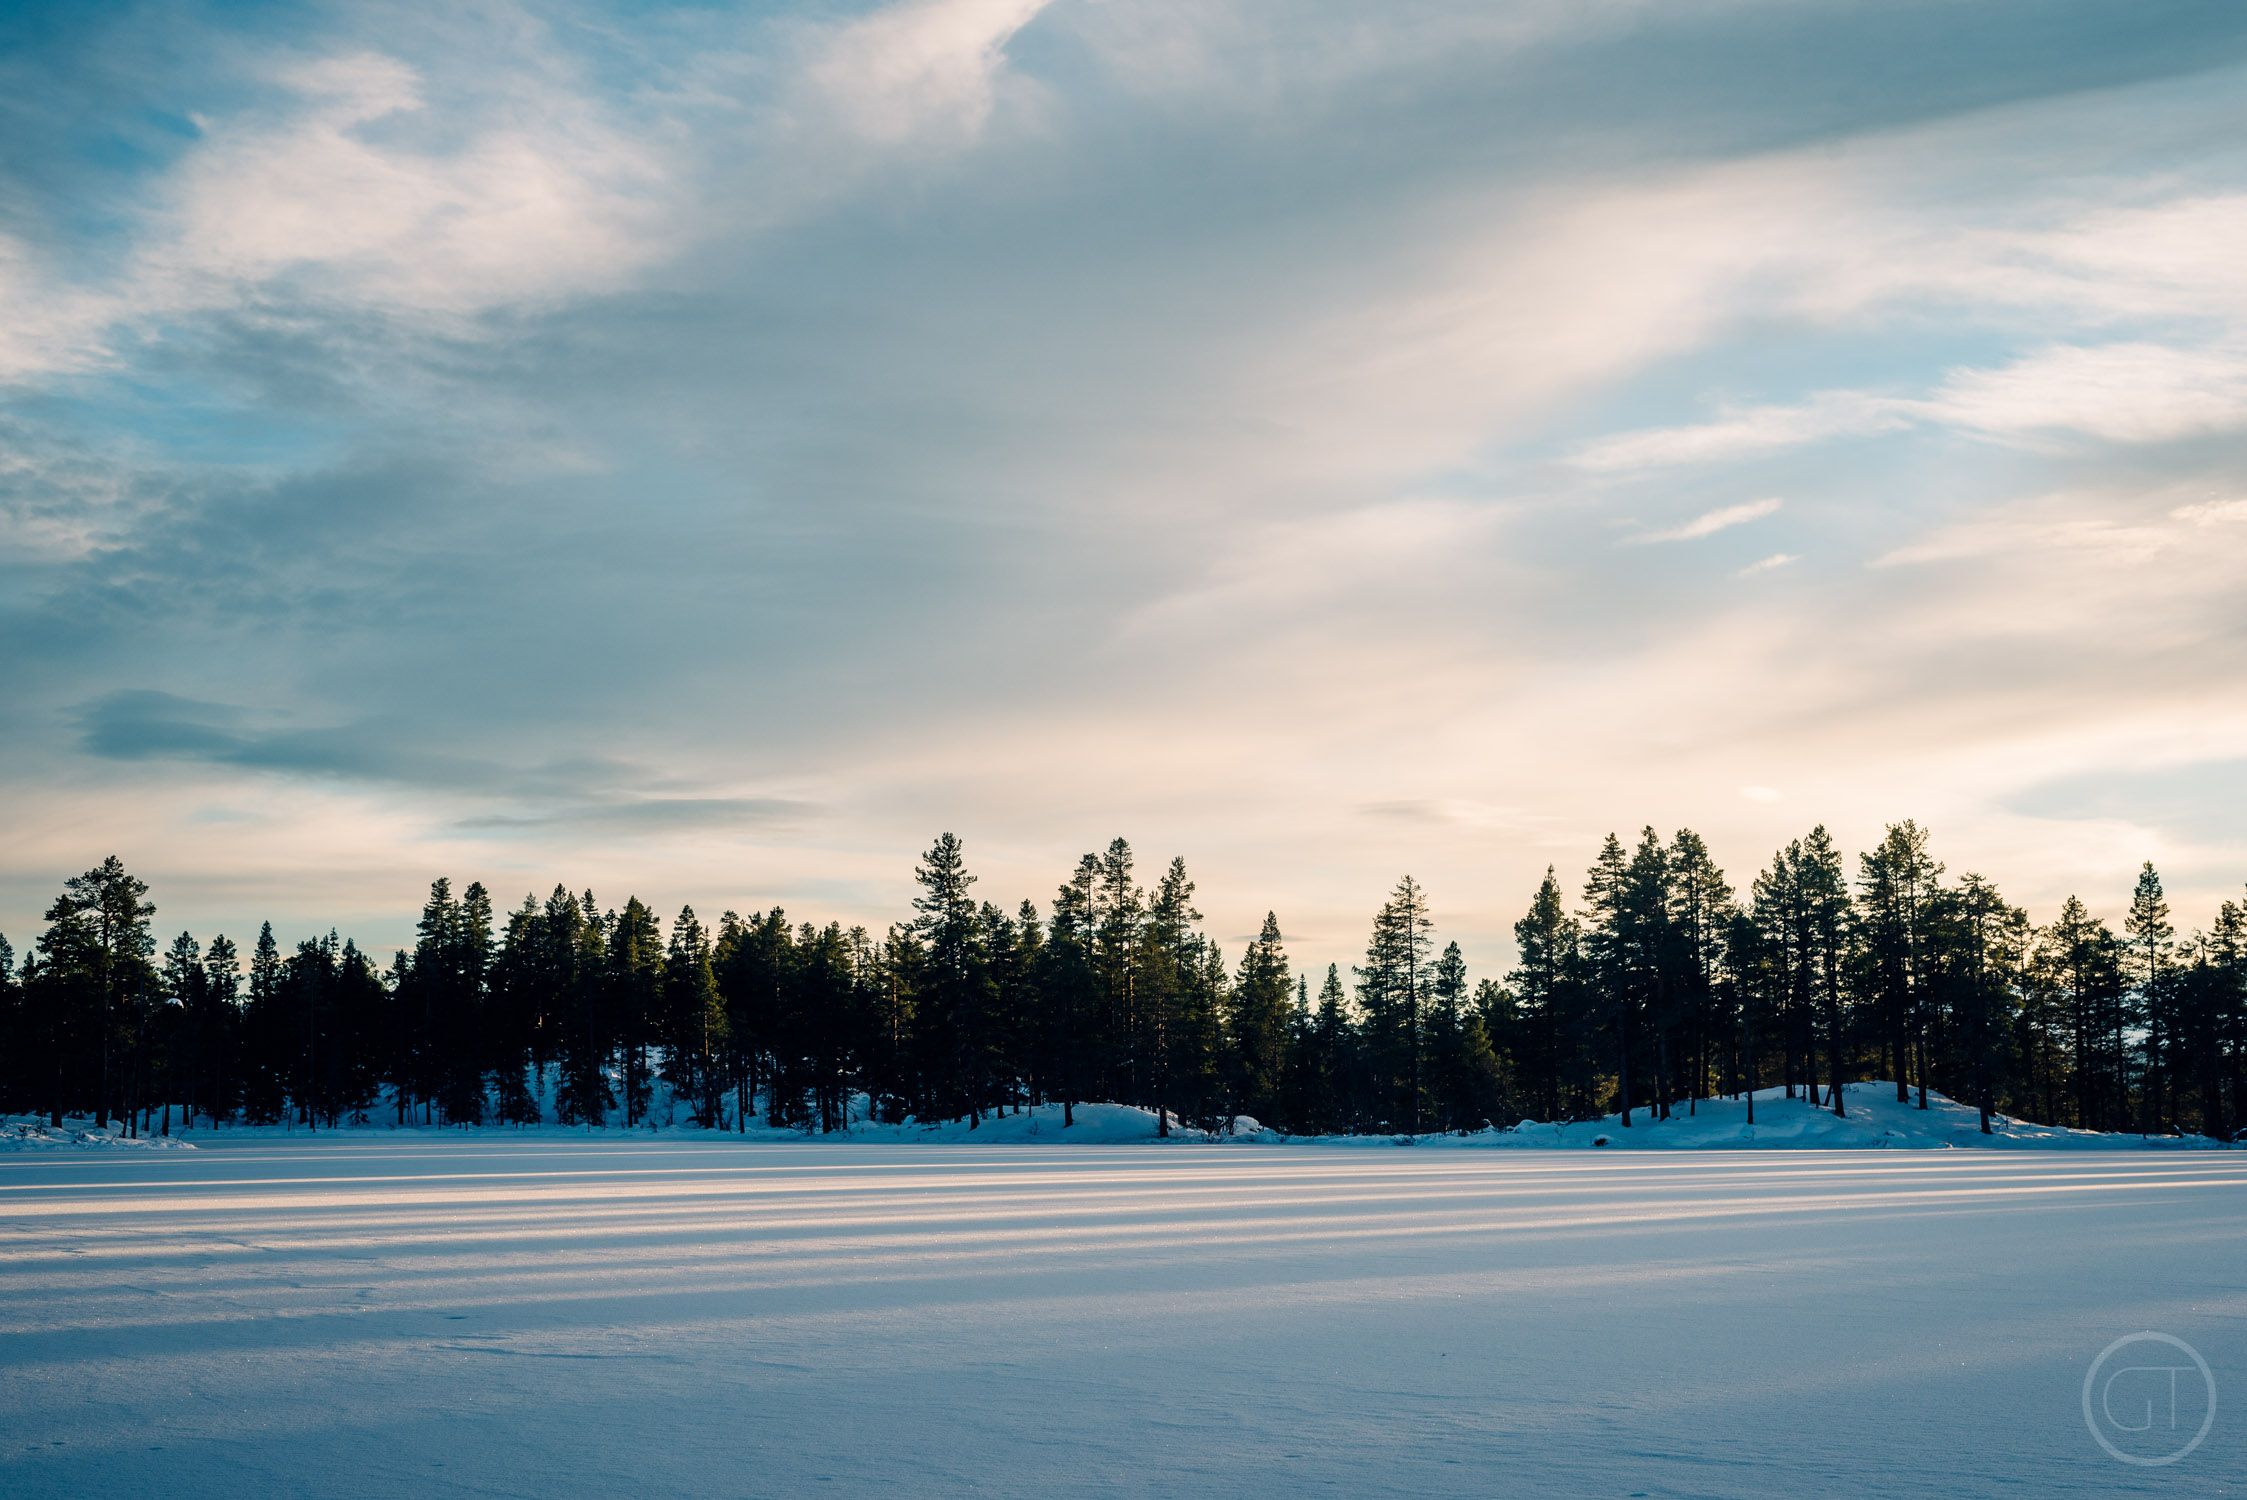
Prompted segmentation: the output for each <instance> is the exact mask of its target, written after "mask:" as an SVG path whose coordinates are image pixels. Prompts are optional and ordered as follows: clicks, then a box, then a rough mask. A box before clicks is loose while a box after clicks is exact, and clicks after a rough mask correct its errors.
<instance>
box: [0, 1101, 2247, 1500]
mask: <svg viewBox="0 0 2247 1500" xmlns="http://www.w3.org/2000/svg"><path fill="white" fill-rule="evenodd" d="M1759 1112H1760V1111H1759ZM197 1139H198V1142H199V1143H200V1144H201V1147H202V1149H199V1150H194V1151H184V1150H140V1151H133V1150H124V1149H113V1150H99V1151H68V1150H48V1151H23V1152H17V1153H14V1154H11V1155H8V1156H5V1157H0V1413H4V1414H5V1419H6V1420H5V1422H4V1423H0V1443H4V1445H5V1448H4V1451H0V1494H5V1495H6V1496H8V1497H10V1500H31V1497H36V1496H57V1497H62V1496H69V1497H79V1496H86V1495H93V1494H103V1493H112V1494H150V1495H163V1496H167V1497H173V1500H188V1497H202V1496H224V1497H228V1500H243V1497H252V1496H283V1495H379V1496H387V1495H414V1496H448V1495H478V1496H580V1495H583V1496H601V1497H604V1500H612V1497H617V1496H636V1495H693V1496H696V1497H721V1496H737V1495H774V1496H801V1495H807V1494H819V1493H827V1492H833V1493H848V1494H852V1495H857V1496H863V1495H868V1494H908V1495H910V1494H968V1493H975V1494H993V1495H1021V1496H1039V1497H1048V1496H1055V1495H1083V1494H1091V1495H1106V1494H1129V1495H1162V1496H1171V1495H1180V1496H1184V1495H1220V1496H1226V1495H1242V1496H1276V1495H1286V1494H1292V1493H1297V1492H1306V1491H1308V1492H1324V1493H1335V1494H1344V1495H1373V1494H1422V1495H1454V1494H1457V1495H1522V1496H1575V1495H1587V1496H1615V1497H1619V1500H1620V1497H1629V1496H1633V1495H1645V1496H1649V1497H1652V1496H1686V1495H1693V1496H1699V1495H1710V1496H1737V1495H1773V1496H1781V1495H1784V1496H1788V1497H1796V1496H1799V1495H1801V1494H1804V1493H1815V1494H1834V1495H1846V1496H1891V1495H1930V1496H1933V1495H1941V1496H1944V1497H1959V1496H1987V1495H2020V1496H2055V1495H2115V1494H2160V1495H2221V1494H2234V1493H2238V1492H2239V1490H2240V1488H2241V1479H2242V1475H2243V1474H2247V1426H2243V1425H2242V1421H2241V1414H2242V1412H2243V1410H2247V1154H2242V1153H2238V1152H2216V1151H2210V1152H2164V1153H2145V1152H2131V1153H2117V1152H2019V1151H1990V1152H1969V1151H1913V1152H1901V1151H1852V1152H1792V1153H1789V1152H1764V1153H1756V1154H1735V1153H1721V1152H1692V1153H1678V1152H1664V1153H1638V1152H1623V1151H1614V1150H1610V1151H1605V1152H1597V1153H1593V1152H1585V1153H1575V1152H1568V1153H1561V1152H1524V1151H1510V1150H1509V1151H1471V1150H1452V1151H1427V1150H1417V1149H1397V1148H1393V1147H1392V1148H1388V1149H1371V1148H1365V1147H1357V1148H1339V1147H1328V1146H1316V1145H1312V1146H1293V1147H1288V1148H1284V1149H1274V1148H1271V1147H1267V1146H1223V1145H1219V1146H1211V1145H1176V1144H1174V1145H1168V1146H1161V1147H1154V1146H1131V1145H1122V1146H1107V1147H1097V1148H1089V1149H1083V1150H1054V1149H1051V1148H1050V1147H1046V1146H1041V1145H1036V1144H1030V1145H1022V1146H1005V1145H1000V1146H986V1145H979V1146H972V1147H961V1146H951V1145H941V1144H939V1145H930V1144H904V1143H896V1142H875V1143H852V1144H833V1143H804V1144H786V1143H780V1142H774V1141H748V1142H733V1141H726V1140H710V1139H707V1138H705V1139H701V1140H693V1139H686V1140H682V1139H679V1138H677V1137H666V1138H661V1139H654V1140H645V1139H642V1140H633V1139H623V1140H618V1139H607V1140H587V1139H585V1138H582V1137H579V1138H575V1139H571V1138H556V1137H552V1136H548V1137H530V1138H521V1139H511V1138H510V1137H509V1136H507V1135H506V1134H503V1133H500V1132H496V1131H494V1132H487V1133H483V1134H479V1135H473V1136H463V1135H454V1136H449V1137H431V1136H421V1135H416V1134H411V1133H400V1134H398V1135H387V1134H385V1133H382V1132H368V1133H352V1134H345V1135H339V1136H332V1137H330V1136H323V1137H320V1138H318V1139H306V1138H304V1137H303V1136H301V1135H300V1136H298V1137H296V1138H295V1139H293V1140H288V1139H275V1138H273V1137H270V1136H264V1135H245V1136H241V1137H237V1138H235V1139H234V1140H232V1141H229V1140H227V1139H226V1138H225V1137H223V1136H221V1137H219V1138H216V1139H214V1138H213V1137H211V1136H209V1135H207V1134H199V1135H198V1137H197ZM2146 1328H2152V1329H2158V1330H2162V1331H2165V1332H2168V1333H2171V1334H2175V1335H2178V1336H2180V1337H2182V1338H2184V1339H2186V1340H2188V1341H2189V1342H2190V1343H2192V1344H2193V1345H2194V1346H2195V1347H2196V1348H2197V1349H2199V1350H2200V1351H2201V1352H2202V1353H2203V1354H2204V1355H2205V1356H2206V1357H2207V1359H2208V1361H2209V1363H2210V1365H2211V1367H2212V1369H2213V1372H2214V1376H2215V1379H2216V1381H2217V1382H2218V1389H2219V1391H2220V1393H2221V1403H2222V1404H2221V1405H2220V1407H2219V1412H2218V1417H2217V1420H2216V1423H2215V1426H2214V1429H2213V1431H2212V1433H2211V1435H2210V1437H2209V1438H2208V1440H2207V1442H2206V1443H2205V1445H2204V1446H2202V1447H2201V1448H2200V1449H2199V1450H2198V1451H2197V1452H2195V1453H2193V1454H2191V1455H2189V1456H2188V1457H2186V1458H2185V1459H2184V1460H2182V1461H2181V1462H2179V1463H2177V1464H2175V1465H2174V1466H2171V1467H2167V1468H2153V1469H2146V1468H2133V1467H2127V1466H2125V1465H2122V1464H2120V1463H2117V1462H2115V1461H2114V1460H2113V1459H2111V1458H2109V1457H2107V1456H2106V1455H2105V1454H2104V1453H2102V1452H2101V1451H2100V1450H2099V1448H2098V1447H2097V1446H2096V1445H2095V1444H2094V1442H2093V1440H2092V1438H2091V1436H2090V1434H2089V1433H2088V1432H2087V1431H2086V1428H2085V1425H2084V1418H2083V1410H2082V1404H2081V1399H2082V1398H2081V1391H2082V1386H2083V1380H2084V1376H2085V1371H2086V1369H2087V1367H2088V1366H2089V1364H2090V1362H2091V1361H2092V1359H2093V1358H2094V1357H2095V1356H2096V1355H2097V1354H2098V1353H2099V1351H2100V1350H2101V1349H2102V1348H2104V1347H2105V1346H2106V1345H2107V1344H2108V1343H2110V1342H2111V1341H2112V1340H2114V1339H2116V1338H2117V1337H2119V1336H2121V1335H2123V1334H2126V1333H2130V1332H2134V1331H2137V1330H2139V1329H2146ZM2187 1415H2188V1417H2189V1416H2190V1415H2191V1414H2190V1413H2189V1412H2188V1414H2187Z"/></svg>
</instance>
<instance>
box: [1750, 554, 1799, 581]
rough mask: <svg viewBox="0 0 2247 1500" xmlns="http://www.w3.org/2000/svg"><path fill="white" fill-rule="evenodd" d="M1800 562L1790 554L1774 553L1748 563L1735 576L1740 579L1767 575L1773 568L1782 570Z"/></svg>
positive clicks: (1797, 557)
mask: <svg viewBox="0 0 2247 1500" xmlns="http://www.w3.org/2000/svg"><path fill="white" fill-rule="evenodd" d="M1801 561H1802V559H1801V558H1800V557H1799V556H1797V555H1796V554H1794V553H1792V552H1774V553H1772V554H1771V555H1770V556H1769V557H1765V558H1759V559H1757V560H1756V561H1755V562H1752V563H1749V564H1748V565H1747V566H1746V567H1744V568H1742V569H1741V570H1740V571H1739V573H1738V574H1736V575H1735V576H1737V577H1740V578H1748V577H1752V576H1753V575H1755V574H1757V573H1768V572H1770V571H1771V570H1772V569H1773V568H1783V567H1786V566H1787V565H1788V564H1790V563H1798V562H1801Z"/></svg>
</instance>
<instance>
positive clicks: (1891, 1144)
mask: <svg viewBox="0 0 2247 1500" xmlns="http://www.w3.org/2000/svg"><path fill="white" fill-rule="evenodd" d="M1842 1103H1843V1107H1844V1109H1846V1110H1847V1113H1846V1114H1845V1115H1842V1116H1838V1117H1837V1116H1836V1115H1835V1114H1834V1112H1833V1109H1832V1107H1831V1106H1830V1105H1826V1106H1819V1105H1814V1104H1812V1103H1811V1102H1810V1101H1809V1100H1808V1099H1806V1098H1794V1099H1789V1098H1787V1097H1786V1095H1785V1091H1784V1090H1782V1089H1776V1088H1770V1089H1762V1090H1759V1091H1758V1092H1757V1094H1756V1096H1755V1123H1754V1124H1753V1125H1750V1124H1749V1123H1748V1105H1747V1101H1746V1100H1745V1099H1703V1100H1700V1101H1699V1102H1698V1103H1696V1104H1695V1105H1694V1106H1693V1112H1692V1113H1691V1114H1687V1113H1686V1106H1685V1105H1683V1104H1675V1105H1672V1106H1671V1116H1670V1118H1669V1119H1667V1120H1655V1119H1652V1118H1650V1117H1649V1115H1648V1113H1647V1111H1646V1110H1644V1109H1640V1110H1638V1111H1636V1112H1635V1113H1634V1114H1633V1116H1632V1123H1631V1125H1630V1126H1629V1127H1628V1128H1625V1127H1624V1125H1623V1122H1622V1117H1621V1116H1619V1115H1606V1116H1603V1117H1602V1118H1600V1119H1597V1120H1584V1121H1579V1122H1576V1123H1573V1124H1557V1125H1556V1124H1547V1123H1539V1122H1536V1121H1531V1120H1524V1121H1522V1122H1521V1123H1520V1124H1519V1125H1516V1126H1513V1127H1511V1128H1509V1129H1504V1130H1484V1131H1478V1132H1476V1133H1474V1134H1472V1135H1465V1136H1419V1137H1406V1138H1404V1139H1405V1140H1406V1141H1407V1142H1409V1143H1410V1144H1413V1145H1419V1146H1436V1145H1448V1146H1497V1147H1514V1148H1527V1149H1537V1148H1556V1147H1557V1148H1599V1147H1605V1148H1608V1149H1611V1150H1612V1149H1629V1150H1688V1151H1694V1150H1698V1151H1724V1150H1734V1151H1738V1150H1788V1149H1794V1150H1804V1149H1808V1150H1864V1149H1868V1148H1869V1149H1880V1148H1887V1149H1903V1150H1914V1151H1926V1150H1948V1149H1952V1148H1970V1149H1981V1150H2000V1151H2004V1150H2013V1151H2018V1150H2040V1151H2147V1150H2155V1151H2159V1150H2169V1151H2176V1150H2186V1151H2190V1150H2202V1151H2222V1150H2228V1149H2230V1148H2229V1147H2227V1146H2225V1145H2224V1144H2223V1143H2222V1142H2219V1141H2212V1140H2209V1139H2208V1138H2206V1137H2205V1136H2163V1135H2154V1136H2146V1135H2124V1134H2114V1133H2108V1132H2102V1131H2096V1130H2071V1129H2068V1128H2067V1127H2065V1126H2059V1125H2032V1124H2030V1123H2029V1122H2027V1121H2025V1120H2016V1119H2013V1118H2011V1117H2010V1116H2007V1115H1993V1116H1991V1118H1990V1130H1991V1132H1992V1133H1991V1134H1989V1135H1984V1134H1982V1124H1981V1114H1980V1112H1979V1111H1977V1110H1975V1109H1974V1108H1973V1106H1971V1105H1966V1104H1960V1103H1959V1102H1958V1101H1957V1100H1955V1099H1947V1098H1945V1097H1943V1096H1942V1095H1941V1094H1938V1093H1934V1092H1932V1091H1930V1092H1929V1094H1928V1095H1927V1108H1926V1109H1924V1110H1923V1109H1921V1108H1919V1095H1918V1094H1917V1092H1916V1091H1915V1092H1914V1093H1913V1094H1912V1096H1911V1099H1910V1101H1909V1102H1907V1103H1903V1104H1898V1103H1897V1102H1896V1085H1895V1084H1894V1083H1892V1082H1885V1081H1880V1080H1875V1081H1872V1082H1869V1083H1852V1084H1849V1085H1847V1086H1846V1087H1845V1088H1844V1089H1843V1091H1842ZM1378 1139H1379V1138H1376V1141H1378ZM1330 1143H1331V1144H1341V1141H1340V1139H1339V1138H1336V1139H1335V1140H1333V1141H1332V1142H1330Z"/></svg>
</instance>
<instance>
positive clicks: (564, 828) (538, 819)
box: [453, 797, 822, 836]
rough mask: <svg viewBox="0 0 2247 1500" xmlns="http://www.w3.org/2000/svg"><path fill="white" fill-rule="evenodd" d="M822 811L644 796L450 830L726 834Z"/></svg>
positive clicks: (777, 802) (761, 801) (789, 802)
mask: <svg viewBox="0 0 2247 1500" xmlns="http://www.w3.org/2000/svg"><path fill="white" fill-rule="evenodd" d="M821 811H822V809H821V808H819V806H818V805H817V804H815V803H810V802H802V801H797V800H795V799H793V798H787V797H647V798H640V799H636V800H630V801H619V802H597V803H588V804H582V805H577V806H565V807H558V808H550V809H547V810H545V811H541V812H536V813H519V814H518V813H485V814H481V815H479V816H476V817H471V818H462V819H460V820H459V821H458V822H456V823H455V824H453V827H454V828H455V829H456V830H458V831H459V832H461V833H464V834H484V833H498V834H507V833H543V834H551V835H556V836H583V835H588V834H592V835H615V834H622V835H630V834H668V833H680V832H688V833H696V832H716V831H728V832H731V831H738V830H741V829H745V828H749V829H775V828H792V827H796V826H798V825H800V824H802V823H803V822H805V821H806V820H807V819H809V818H812V817H815V816H817V815H818V814H819V813H820V812H821Z"/></svg>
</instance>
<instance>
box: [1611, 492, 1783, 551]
mask: <svg viewBox="0 0 2247 1500" xmlns="http://www.w3.org/2000/svg"><path fill="white" fill-rule="evenodd" d="M1784 503H1785V502H1784V501H1781V500H1775V499H1774V500H1750V501H1747V502H1745V503H1744V504H1740V505H1720V506H1718V507H1717V508H1716V509H1715V510H1708V511H1703V512H1702V513H1701V514H1699V515H1697V516H1695V517H1694V518H1693V519H1692V520H1690V521H1688V522H1686V523H1685V524H1684V525H1682V526H1673V527H1671V528H1670V529H1668V530H1667V531H1647V532H1641V533H1639V534H1638V535H1636V536H1629V537H1625V538H1624V540H1625V541H1626V542H1632V543H1640V542H1692V541H1698V540H1700V539H1701V538H1702V537H1705V536H1714V535H1716V534H1717V533H1718V532H1720V531H1728V530H1730V529H1731V528H1732V527H1734V526H1745V525H1746V524H1747V523H1748V522H1750V521H1760V520H1762V519H1763V518H1764V517H1765V516H1768V515H1770V514H1771V513H1772V512H1774V511H1776V510H1777V509H1778V508H1779V507H1780V506H1781V505H1782V504H1784Z"/></svg>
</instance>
